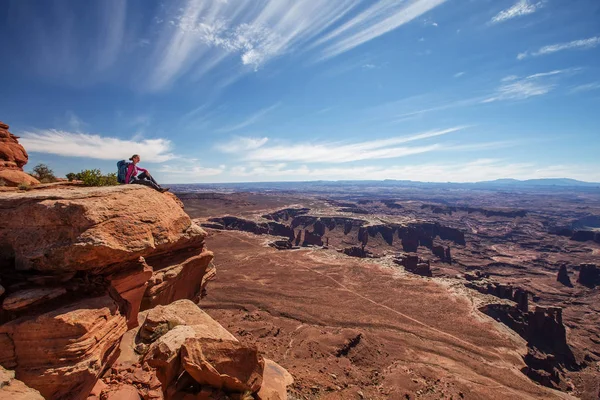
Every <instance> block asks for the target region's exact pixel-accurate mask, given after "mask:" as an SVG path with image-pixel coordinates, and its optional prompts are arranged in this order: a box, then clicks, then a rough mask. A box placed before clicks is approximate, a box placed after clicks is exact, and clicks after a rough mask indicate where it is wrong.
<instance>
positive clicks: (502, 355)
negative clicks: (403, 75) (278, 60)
mask: <svg viewBox="0 0 600 400" xmlns="http://www.w3.org/2000/svg"><path fill="white" fill-rule="evenodd" d="M179 196H180V197H181V198H182V200H183V202H184V204H185V206H186V211H187V212H188V213H189V214H190V216H191V217H192V218H196V221H197V222H198V223H207V222H208V225H205V226H208V227H209V228H208V229H207V230H208V231H209V236H208V238H207V239H206V242H207V246H208V247H209V248H210V249H211V250H212V251H214V252H215V254H216V255H217V256H216V258H215V261H214V262H215V265H216V267H217V271H218V272H217V278H216V279H215V280H214V281H213V282H211V285H210V287H209V290H208V296H207V297H206V298H205V299H203V300H202V301H201V303H200V305H201V307H202V309H204V310H205V311H206V312H207V313H209V314H210V315H211V316H212V317H213V318H215V319H216V320H217V321H219V322H220V323H221V324H223V325H224V326H225V327H226V328H228V330H230V331H231V332H232V333H233V334H234V335H235V336H236V337H237V338H238V339H240V340H241V341H243V342H246V343H252V344H256V345H257V346H258V347H259V350H260V351H261V352H264V354H265V355H266V356H267V357H269V358H271V359H273V360H275V361H276V362H278V363H279V364H281V365H282V366H283V367H285V368H286V369H287V370H288V371H289V372H290V373H291V374H292V375H293V376H294V378H295V383H294V385H293V387H292V393H291V396H292V397H291V398H294V397H293V396H295V398H298V399H353V398H354V399H362V398H366V399H417V398H418V399H440V398H443V399H462V398H466V399H506V398H523V399H527V398H531V399H534V398H536V399H548V398H582V399H595V398H598V394H599V389H600V372H599V371H600V369H599V363H598V361H599V360H600V348H599V343H600V341H599V338H600V336H599V334H600V328H599V326H600V325H599V324H600V317H599V313H598V311H599V310H598V299H599V297H600V296H599V294H598V288H594V287H593V286H592V287H590V286H589V285H588V286H583V285H579V284H578V283H576V282H575V281H576V279H577V275H576V274H577V271H576V269H578V268H579V267H578V265H579V264H581V263H591V262H593V261H597V260H598V257H597V256H598V254H600V245H598V243H596V242H594V241H586V242H581V241H576V240H571V239H570V238H569V237H566V236H564V235H563V236H560V235H558V234H554V233H550V231H551V230H553V231H552V232H554V230H556V229H557V227H560V226H563V225H564V224H567V223H568V222H569V221H572V220H577V219H578V218H581V216H582V215H586V216H589V215H590V214H592V215H598V214H600V213H598V209H599V208H598V204H599V203H598V202H597V198H594V200H593V201H589V202H587V203H586V207H585V209H583V208H584V207H583V206H582V204H581V203H579V204H578V207H579V209H575V208H574V207H572V205H571V204H569V201H568V200H564V199H563V198H560V197H559V198H560V204H559V205H557V202H556V201H555V200H556V197H553V198H552V201H548V198H547V197H546V199H545V200H544V198H542V197H536V196H537V195H522V196H521V197H518V196H509V197H507V196H506V195H497V194H485V195H481V194H477V196H476V197H472V198H467V201H468V204H469V205H470V206H472V207H475V209H470V210H467V209H466V208H464V203H463V206H462V207H463V208H464V209H460V208H459V209H456V208H455V209H452V208H451V207H456V203H457V202H456V201H454V200H456V199H453V198H452V195H450V196H448V195H445V196H442V195H440V194H439V193H437V192H436V193H428V194H424V193H419V194H418V196H415V195H414V193H407V192H402V193H394V194H393V195H390V194H388V193H386V194H381V193H377V194H376V195H373V194H372V193H371V194H368V195H356V192H354V191H352V193H351V194H348V193H342V194H340V193H339V192H338V193H335V194H334V195H331V194H327V195H324V194H323V193H316V194H315V193H290V192H282V191H280V192H270V193H265V192H264V191H254V192H243V193H239V192H238V193H180V194H179ZM457 196H458V195H457ZM584 196H588V194H584ZM416 197H418V198H416ZM441 197H443V198H444V201H443V202H441V201H440V198H441ZM460 198H461V200H464V198H465V196H464V194H462V195H461V196H460ZM536 198H537V200H535V199H536ZM535 201H537V202H538V203H544V205H545V206H544V209H543V210H540V209H539V208H536V209H535V211H532V209H533V208H534V207H535V204H533V203H535ZM491 203H494V204H491ZM499 204H501V206H499ZM517 205H525V206H526V207H525V208H526V209H527V210H529V211H524V209H523V207H517ZM301 208H306V209H308V210H310V211H302V213H304V214H310V215H311V218H313V217H316V218H317V219H323V220H326V218H325V216H327V218H330V217H331V216H334V217H335V218H338V219H339V218H342V219H345V221H346V224H347V223H348V222H347V221H348V220H347V219H352V220H353V219H358V220H361V221H366V222H365V223H366V225H365V226H369V227H373V226H379V225H381V224H384V226H385V224H388V225H389V224H390V223H393V224H413V225H414V224H425V222H423V221H426V222H427V223H430V222H435V223H437V224H443V226H445V227H447V228H448V229H456V230H457V231H461V232H464V241H465V242H464V243H459V242H460V240H456V239H453V240H454V241H452V240H449V239H448V237H443V236H444V235H443V234H442V235H441V237H435V240H434V242H433V244H429V245H428V247H423V246H419V247H418V249H417V252H416V253H417V254H418V255H419V257H422V258H423V259H426V260H427V263H428V264H430V266H431V271H432V275H433V276H432V277H423V276H419V275H415V274H412V273H410V272H408V271H406V270H405V269H404V268H402V267H401V266H399V265H397V263H395V262H394V258H395V257H396V255H397V253H398V252H399V251H401V250H402V249H401V248H400V249H399V248H398V247H399V246H400V244H399V243H400V242H399V241H398V240H396V239H394V242H392V241H391V239H389V238H387V237H386V234H385V232H383V234H382V233H381V232H378V231H377V232H371V237H369V240H368V243H367V245H366V246H364V248H366V249H367V250H370V253H371V254H370V255H369V257H368V258H357V257H350V256H347V255H345V254H342V253H340V250H342V249H343V248H344V246H353V245H356V244H357V239H356V237H355V236H356V231H355V230H351V229H350V228H348V229H345V230H344V232H343V233H342V231H341V230H340V229H339V228H334V227H333V225H331V226H329V228H328V229H327V230H326V233H325V236H326V237H327V238H326V239H327V241H328V242H329V246H328V248H327V246H325V247H324V246H317V245H308V246H295V247H294V249H291V250H277V249H275V248H273V247H270V246H269V243H272V242H273V241H274V240H275V239H278V238H277V237H274V236H271V235H269V234H255V233H252V232H245V231H244V230H250V231H251V230H252V229H254V228H248V226H244V228H243V229H242V228H240V227H241V226H242V225H239V226H237V227H235V228H231V227H226V229H210V225H211V223H210V221H209V220H210V219H215V217H223V216H235V217H236V218H238V219H239V220H242V221H245V222H244V224H246V225H247V222H248V221H251V222H252V223H258V224H261V223H262V224H264V223H266V222H265V221H271V220H272V219H273V218H275V220H278V218H279V216H278V215H279V214H277V212H278V211H281V210H290V209H291V210H292V211H293V210H299V209H301ZM440 210H441V211H440ZM499 210H500V213H499V214H498V215H496V214H497V212H498V211H499ZM548 210H550V211H548ZM294 212H298V211H294ZM594 213H598V214H594ZM265 216H266V217H267V218H266V219H265ZM288 217H290V219H289V221H287V219H288ZM303 217H304V219H302V225H298V224H300V222H294V221H295V219H294V220H293V219H291V216H287V215H285V216H284V217H283V219H281V222H283V223H287V224H290V223H291V225H290V226H292V227H294V225H296V228H298V227H299V228H306V230H314V232H317V231H318V230H319V228H318V227H317V226H316V224H319V223H318V222H317V223H316V224H315V223H314V221H312V220H307V219H306V218H305V216H303ZM297 218H299V217H296V219H297ZM592 220H593V221H595V220H594V219H593V218H592ZM286 221H287V222H286ZM390 221H391V222H390ZM269 223H270V222H269ZM378 224H379V225H378ZM217 225H218V224H217ZM394 226H395V225H394ZM415 226H417V225H415ZM423 226H429V225H423ZM352 229H354V228H352ZM394 229H396V228H394ZM436 229H437V228H436ZM301 230H302V229H301ZM336 232H337V233H336ZM295 234H296V233H295V231H294V233H293V235H290V236H294V235H295ZM394 234H396V233H394ZM398 234H400V233H398ZM306 235H309V236H306V237H310V238H312V237H313V236H310V235H312V233H310V234H308V233H306ZM279 236H281V235H279ZM325 236H324V237H325ZM359 236H360V231H359ZM442 237H443V238H442ZM359 239H360V237H359ZM358 244H359V246H360V241H359V242H358ZM437 245H441V246H447V247H448V248H450V249H451V251H452V262H449V261H448V260H446V261H443V260H441V259H440V258H439V257H436V256H434V255H433V253H432V252H433V249H434V248H435V247H436V246H437ZM336 250H338V251H336ZM563 264H568V275H569V276H570V279H572V281H573V284H571V285H570V286H565V285H563V284H561V283H560V282H557V272H558V270H559V267H560V265H563ZM473 273H477V274H481V275H482V276H485V277H486V279H484V281H485V282H490V281H491V282H493V284H494V285H500V286H502V285H510V287H511V291H512V287H515V288H516V287H518V288H520V289H522V290H524V291H526V292H527V293H528V295H529V298H530V299H531V300H530V305H529V307H530V310H533V309H534V308H535V307H537V306H540V307H560V308H562V309H563V314H562V318H563V319H564V325H565V328H563V332H564V330H566V339H567V342H568V346H569V347H568V348H569V352H571V351H572V352H573V360H574V361H573V362H572V363H571V364H570V365H559V364H560V363H559V362H557V363H556V364H557V368H558V370H557V371H559V373H557V374H558V375H560V381H559V380H558V378H557V380H556V382H557V383H556V385H554V384H553V386H554V389H552V388H548V387H545V386H543V385H540V384H539V383H538V382H535V381H534V380H532V379H530V378H529V377H528V376H527V375H526V374H525V373H524V371H525V369H526V367H527V364H526V363H525V362H524V358H525V356H526V355H527V353H528V347H532V346H533V345H532V344H531V343H532V342H533V340H532V339H531V338H527V340H526V339H525V338H524V335H523V334H521V335H520V334H519V333H518V332H516V331H515V330H513V329H511V326H510V324H504V323H502V322H500V320H501V319H502V318H492V317H490V316H489V315H486V314H485V313H483V312H481V309H482V307H485V306H486V305H487V304H495V305H497V304H500V305H502V304H506V306H507V307H509V306H510V305H511V304H512V305H513V306H511V307H514V302H513V301H512V300H511V299H506V298H504V299H503V298H500V297H502V296H499V295H498V294H497V293H496V294H490V293H484V291H482V290H474V289H473V287H472V286H471V287H469V285H468V282H467V281H465V279H464V277H465V275H467V274H473ZM530 314H531V315H533V311H532V312H531V313H530ZM504 322H505V321H504ZM561 325H562V321H561ZM513 328H514V327H513ZM544 329H545V328H544ZM542 336H543V335H542ZM550 359H552V360H554V355H550ZM547 386H548V385H547ZM556 389H558V390H556Z"/></svg>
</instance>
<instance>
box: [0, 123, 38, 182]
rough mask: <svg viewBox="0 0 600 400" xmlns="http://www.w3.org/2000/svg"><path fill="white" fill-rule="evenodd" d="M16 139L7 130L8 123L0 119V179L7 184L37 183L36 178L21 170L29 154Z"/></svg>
mask: <svg viewBox="0 0 600 400" xmlns="http://www.w3.org/2000/svg"><path fill="white" fill-rule="evenodd" d="M18 139H19V138H18V137H17V136H15V135H13V134H12V133H10V132H9V131H8V125H6V124H5V123H3V122H2V121H0V179H2V180H3V181H4V183H5V184H6V185H8V186H18V185H19V184H21V183H25V184H28V185H35V184H38V183H40V182H39V181H38V180H37V179H35V178H34V177H32V176H31V175H29V174H26V173H25V172H23V166H24V165H25V164H27V161H28V160H29V156H28V155H27V152H26V151H25V148H24V147H23V146H21V145H20V144H19V141H18Z"/></svg>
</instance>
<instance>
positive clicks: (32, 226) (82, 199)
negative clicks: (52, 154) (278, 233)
mask: <svg viewBox="0 0 600 400" xmlns="http://www.w3.org/2000/svg"><path fill="white" fill-rule="evenodd" d="M0 220H2V221H4V222H5V223H4V224H3V225H2V227H0V246H3V247H9V248H10V249H12V251H13V252H14V255H13V256H14V260H15V264H16V267H17V269H21V270H30V269H33V270H37V271H52V272H57V271H61V270H62V271H82V270H87V271H90V270H91V271H94V272H99V271H105V270H109V269H110V267H111V266H116V264H122V263H124V262H127V261H134V260H137V259H138V258H139V257H140V256H144V257H147V256H149V255H155V254H159V253H166V252H172V251H175V250H180V249H184V248H194V247H197V248H198V247H201V246H202V244H203V242H204V238H205V236H206V233H205V232H204V231H203V230H202V228H200V227H199V226H197V225H196V224H193V223H192V221H191V220H190V218H189V217H188V215H187V214H186V213H185V212H184V211H183V209H182V208H181V207H180V206H179V205H178V204H177V202H175V201H174V200H173V199H172V198H171V197H170V196H167V195H163V194H161V193H159V192H156V193H153V192H151V191H149V190H147V188H143V187H139V186H136V185H126V186H112V187H99V188H91V189H84V188H72V189H65V188H62V189H53V190H43V191H39V192H28V193H7V194H5V195H3V196H2V197H1V198H0ZM25 238H26V240H25Z"/></svg>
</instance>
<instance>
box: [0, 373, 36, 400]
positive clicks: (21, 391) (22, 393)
mask: <svg viewBox="0 0 600 400" xmlns="http://www.w3.org/2000/svg"><path fill="white" fill-rule="evenodd" d="M0 399H6V400H44V398H43V397H42V395H41V394H40V392H38V391H37V390H35V389H32V388H30V387H28V386H27V385H25V384H24V383H23V382H21V381H20V380H18V379H15V372H14V371H8V370H6V369H4V368H2V367H1V366H0Z"/></svg>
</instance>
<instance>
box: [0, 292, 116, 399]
mask: <svg viewBox="0 0 600 400" xmlns="http://www.w3.org/2000/svg"><path fill="white" fill-rule="evenodd" d="M126 330H127V322H126V319H125V317H124V316H123V315H121V314H120V313H119V309H118V305H117V303H115V301H114V300H112V299H111V298H110V297H109V296H103V297H98V298H90V299H85V300H82V301H78V302H75V303H72V304H70V305H68V306H65V307H62V308H59V309H56V310H54V311H51V312H48V313H45V314H42V315H39V316H35V317H23V318H19V319H17V320H14V321H11V322H9V323H6V324H4V325H0V362H1V363H2V365H3V366H5V367H7V366H8V367H9V368H12V366H13V365H14V369H15V371H16V374H17V378H18V379H20V380H22V381H23V382H24V383H25V384H27V385H28V386H31V387H32V388H35V389H37V390H39V391H40V393H41V394H42V395H43V396H44V397H45V398H48V399H54V398H69V399H73V400H77V399H85V398H86V397H87V395H88V393H89V392H90V390H91V389H92V387H93V386H94V384H95V383H96V380H97V378H98V376H99V375H100V373H101V372H102V371H103V370H104V369H105V368H106V366H107V365H109V364H110V363H112V361H113V360H114V358H115V355H116V350H117V349H118V343H119V340H120V339H121V336H122V335H123V334H124V333H125V331H126Z"/></svg>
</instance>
